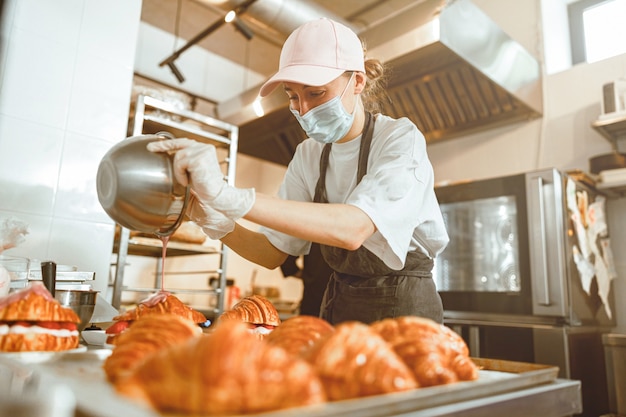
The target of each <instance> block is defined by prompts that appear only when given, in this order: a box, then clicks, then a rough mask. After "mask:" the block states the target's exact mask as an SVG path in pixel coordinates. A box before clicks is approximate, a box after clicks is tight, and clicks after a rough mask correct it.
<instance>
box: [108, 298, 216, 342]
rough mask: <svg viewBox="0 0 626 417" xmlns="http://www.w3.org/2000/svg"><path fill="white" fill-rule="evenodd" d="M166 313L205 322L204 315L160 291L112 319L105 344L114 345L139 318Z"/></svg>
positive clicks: (199, 322)
mask: <svg viewBox="0 0 626 417" xmlns="http://www.w3.org/2000/svg"><path fill="white" fill-rule="evenodd" d="M166 313H169V314H176V315H178V316H181V317H184V318H186V319H189V320H191V321H193V322H194V323H198V324H201V323H204V322H206V317H205V316H204V314H202V313H200V312H199V311H197V310H195V309H193V308H191V307H189V306H187V305H185V304H184V303H183V302H182V301H181V300H180V299H179V298H178V297H176V296H175V295H173V294H171V293H169V292H167V291H160V292H157V293H155V294H153V295H151V296H150V297H148V298H147V299H145V300H143V301H141V302H140V303H139V304H138V305H137V307H136V308H134V309H131V310H128V311H127V312H125V313H123V314H120V315H118V316H116V317H113V321H114V323H113V324H112V325H111V326H110V327H109V328H107V329H106V334H107V335H108V338H107V343H110V344H116V343H117V342H116V339H117V337H118V336H119V335H120V334H121V333H122V332H123V331H125V330H126V329H127V328H128V327H130V325H131V324H132V323H133V322H134V321H135V320H137V319H138V318H139V317H143V316H153V315H160V314H166Z"/></svg>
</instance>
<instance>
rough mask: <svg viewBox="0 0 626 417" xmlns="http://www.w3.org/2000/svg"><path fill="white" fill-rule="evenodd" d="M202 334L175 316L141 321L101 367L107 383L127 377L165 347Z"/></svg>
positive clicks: (120, 340) (151, 316) (124, 336)
mask: <svg viewBox="0 0 626 417" xmlns="http://www.w3.org/2000/svg"><path fill="white" fill-rule="evenodd" d="M200 334H202V331H201V329H200V327H198V326H197V325H196V324H195V323H194V322H192V321H191V320H188V319H186V318H183V317H180V316H177V315H175V314H169V313H165V314H159V315H149V316H144V317H140V318H139V319H138V320H137V321H135V322H134V323H133V326H132V327H130V328H129V329H128V330H127V331H125V332H124V333H122V334H120V335H119V336H118V338H117V340H116V344H115V348H114V349H113V351H112V352H111V355H110V356H109V357H107V358H106V360H105V361H104V364H103V369H104V372H105V374H106V376H107V379H108V380H109V381H110V382H113V383H115V382H116V381H119V380H120V379H121V378H123V377H125V376H127V375H129V374H130V373H131V372H132V369H134V368H135V367H137V366H138V365H139V364H140V363H141V362H142V361H143V360H144V359H145V358H147V357H148V356H149V355H151V354H153V353H154V352H156V351H158V350H160V349H163V348H165V347H168V346H172V345H175V344H179V343H184V342H185V341H187V340H188V339H190V338H192V337H195V336H199V335H200Z"/></svg>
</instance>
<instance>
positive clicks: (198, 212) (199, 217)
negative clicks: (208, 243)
mask: <svg viewBox="0 0 626 417" xmlns="http://www.w3.org/2000/svg"><path fill="white" fill-rule="evenodd" d="M187 214H188V215H189V218H190V219H191V220H193V221H194V222H195V223H196V224H197V225H198V226H200V227H201V228H202V231H203V232H204V234H205V235H207V236H208V237H209V238H211V239H214V240H219V239H221V238H223V237H224V236H226V235H227V234H229V233H230V232H232V231H233V230H234V229H235V221H234V220H233V219H230V218H228V217H226V215H225V214H223V213H222V212H219V211H217V210H215V209H214V208H212V207H211V206H207V205H206V204H202V203H201V202H199V201H198V200H197V199H196V198H195V196H194V197H193V198H192V200H191V202H190V204H189V208H188V209H187Z"/></svg>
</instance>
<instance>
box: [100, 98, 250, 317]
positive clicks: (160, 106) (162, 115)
mask: <svg viewBox="0 0 626 417" xmlns="http://www.w3.org/2000/svg"><path fill="white" fill-rule="evenodd" d="M131 123H132V136H138V135H143V134H155V133H159V132H169V133H171V134H172V135H174V137H186V138H189V139H194V140H197V141H200V142H206V143H211V144H213V145H215V146H216V147H217V148H218V153H220V152H224V153H225V154H226V156H225V158H224V159H223V161H221V164H222V166H223V167H225V171H226V172H225V178H226V180H227V182H228V183H229V184H231V185H234V181H235V172H236V155H237V144H238V135H239V128H238V127H237V126H235V125H231V124H229V123H225V122H223V121H220V120H217V119H214V118H212V117H209V116H205V115H202V114H198V113H195V112H192V111H189V110H185V109H180V108H177V107H176V106H174V105H172V104H171V103H167V102H165V101H162V100H159V99H156V98H154V97H150V96H147V95H142V94H140V95H139V96H138V97H137V101H136V103H135V109H134V113H133V118H132V120H131ZM217 243H218V245H219V246H218V247H217V248H216V247H210V246H205V245H198V244H188V243H181V242H173V241H170V242H169V243H168V245H167V248H166V257H171V256H188V255H207V254H215V255H216V256H220V260H219V267H218V269H217V270H214V271H206V272H207V273H208V274H214V275H216V276H217V277H218V286H217V288H215V289H206V290H197V289H194V290H185V289H177V290H172V291H171V292H172V293H177V292H178V293H191V292H194V293H198V292H203V293H207V294H215V296H216V299H217V304H216V308H215V311H214V314H215V315H216V316H218V315H219V314H221V313H222V312H223V311H224V294H225V289H226V264H227V258H228V248H227V247H226V246H225V245H223V244H222V243H221V242H217ZM113 253H114V254H116V255H117V259H116V261H115V262H114V267H115V274H114V280H113V284H112V286H113V295H112V305H113V306H114V307H116V308H119V307H120V304H121V297H122V292H124V291H132V292H154V291H155V290H158V289H159V288H160V287H161V275H162V262H161V261H162V242H161V240H159V239H157V238H154V239H152V238H140V237H133V238H131V237H130V230H129V229H126V228H124V227H121V230H120V233H119V236H118V237H116V239H115V242H114V246H113ZM128 255H136V256H149V257H154V258H156V260H157V262H156V264H157V266H156V279H155V286H154V288H130V287H126V286H124V272H125V267H126V262H127V257H128Z"/></svg>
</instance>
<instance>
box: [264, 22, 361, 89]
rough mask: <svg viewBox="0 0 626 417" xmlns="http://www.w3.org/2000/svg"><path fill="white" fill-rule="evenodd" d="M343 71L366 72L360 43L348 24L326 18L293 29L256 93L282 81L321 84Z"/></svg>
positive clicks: (273, 87) (275, 85)
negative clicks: (273, 71)
mask: <svg viewBox="0 0 626 417" xmlns="http://www.w3.org/2000/svg"><path fill="white" fill-rule="evenodd" d="M345 71H360V72H365V64H364V56H363V44H362V43H361V40H360V39H359V37H358V36H357V35H356V34H355V33H354V32H353V31H352V30H351V29H350V28H348V27H346V26H345V25H342V24H341V23H337V22H335V21H333V20H330V19H327V18H321V19H317V20H313V21H310V22H307V23H305V24H303V25H302V26H300V27H299V28H298V29H296V30H294V31H293V32H292V33H291V35H289V37H288V38H287V40H286V41H285V44H284V45H283V49H282V51H281V53H280V63H279V65H278V72H277V73H276V74H274V75H273V76H272V77H271V78H270V79H269V80H267V81H266V82H265V84H263V86H262V87H261V91H260V92H259V94H260V95H261V97H265V96H267V95H269V94H270V93H271V92H272V91H274V89H275V88H276V87H277V86H278V85H279V84H280V83H282V82H285V81H287V82H292V83H298V84H304V85H313V86H319V85H324V84H327V83H329V82H331V81H332V80H334V79H335V78H337V77H339V76H340V75H341V74H343V73H344V72H345Z"/></svg>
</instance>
